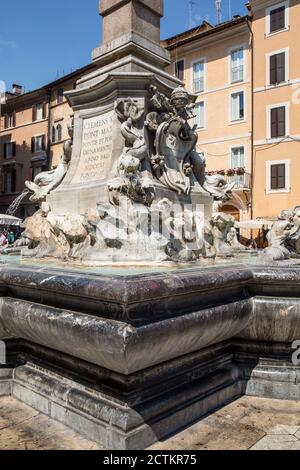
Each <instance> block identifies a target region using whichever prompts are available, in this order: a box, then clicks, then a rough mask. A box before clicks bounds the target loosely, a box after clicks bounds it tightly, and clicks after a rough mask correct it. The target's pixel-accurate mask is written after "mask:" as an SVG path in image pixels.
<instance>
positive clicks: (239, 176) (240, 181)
mask: <svg viewBox="0 0 300 470" xmlns="http://www.w3.org/2000/svg"><path fill="white" fill-rule="evenodd" d="M212 174H214V175H217V174H219V175H221V176H223V177H224V178H225V179H226V180H227V182H228V183H229V184H232V183H234V188H233V190H236V191H238V190H243V191H247V190H250V189H251V181H252V180H251V174H250V173H246V172H244V173H243V172H241V171H237V170H219V171H211V172H208V175H212Z"/></svg>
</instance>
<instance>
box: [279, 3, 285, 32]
mask: <svg viewBox="0 0 300 470" xmlns="http://www.w3.org/2000/svg"><path fill="white" fill-rule="evenodd" d="M284 27H285V7H281V8H278V10H277V29H283V28H284Z"/></svg>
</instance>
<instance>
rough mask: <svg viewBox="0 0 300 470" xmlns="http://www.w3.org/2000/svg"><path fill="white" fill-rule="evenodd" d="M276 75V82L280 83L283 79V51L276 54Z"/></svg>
mask: <svg viewBox="0 0 300 470" xmlns="http://www.w3.org/2000/svg"><path fill="white" fill-rule="evenodd" d="M276 61H277V77H276V82H277V83H281V82H284V81H285V53H284V52H282V53H281V54H277V56H276Z"/></svg>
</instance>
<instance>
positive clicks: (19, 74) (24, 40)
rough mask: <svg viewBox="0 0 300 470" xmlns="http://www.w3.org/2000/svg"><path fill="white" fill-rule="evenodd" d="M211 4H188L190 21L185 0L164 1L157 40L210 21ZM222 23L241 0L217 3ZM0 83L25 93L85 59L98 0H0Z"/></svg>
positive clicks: (93, 39)
mask: <svg viewBox="0 0 300 470" xmlns="http://www.w3.org/2000/svg"><path fill="white" fill-rule="evenodd" d="M214 3H215V2H214V0H194V5H193V15H192V21H190V16H189V13H188V11H189V10H188V0H165V17H164V19H163V20H162V32H161V36H162V38H166V37H169V36H172V35H175V34H177V33H180V32H182V31H184V30H185V29H187V28H189V27H193V26H196V25H197V24H200V23H201V22H202V21H203V20H204V19H206V20H208V21H210V22H212V23H215V22H216V14H215V9H214ZM222 3H223V21H225V20H227V19H229V11H230V7H229V4H231V14H232V15H234V14H237V13H239V14H244V13H245V11H246V10H245V7H244V5H245V3H246V1H245V0H222ZM0 16H1V18H6V19H7V20H6V21H1V28H0V81H1V80H4V81H5V82H6V83H7V86H8V87H10V86H11V84H12V83H13V82H16V83H20V84H21V85H23V86H25V89H26V91H29V90H32V89H34V88H37V87H40V86H42V85H44V84H46V83H48V82H50V81H52V80H55V79H56V78H57V77H58V76H62V75H63V74H66V73H69V72H71V70H75V69H76V68H78V67H81V66H83V65H86V64H87V63H88V62H89V61H90V57H91V55H90V54H91V51H92V49H93V48H94V47H96V46H97V45H99V43H100V39H101V19H100V16H99V15H98V0H85V1H82V0H51V1H49V0H46V1H45V0H30V2H28V1H24V0H14V2H9V1H7V0H2V1H1V6H0Z"/></svg>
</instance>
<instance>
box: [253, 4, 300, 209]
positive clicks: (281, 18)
mask: <svg viewBox="0 0 300 470" xmlns="http://www.w3.org/2000/svg"><path fill="white" fill-rule="evenodd" d="M251 5H252V14H253V18H252V30H253V37H254V41H253V69H254V75H253V79H254V80H253V82H254V84H253V95H254V103H253V113H254V117H255V119H254V123H253V135H254V150H253V159H254V174H253V216H254V218H270V217H276V216H277V215H278V214H279V213H280V212H281V211H282V210H284V209H291V208H293V207H295V206H296V205H299V204H300V186H299V180H298V175H299V172H300V158H299V157H300V60H299V52H298V49H299V36H298V34H299V31H300V2H299V0H285V1H281V2H280V1H274V0H273V1H266V0H254V1H252V2H251Z"/></svg>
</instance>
